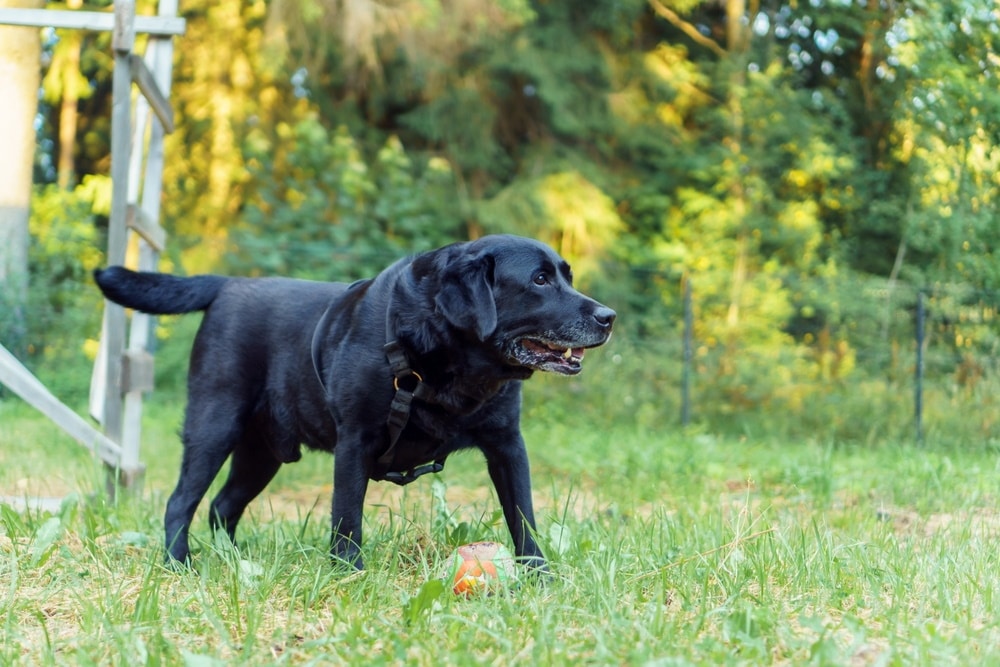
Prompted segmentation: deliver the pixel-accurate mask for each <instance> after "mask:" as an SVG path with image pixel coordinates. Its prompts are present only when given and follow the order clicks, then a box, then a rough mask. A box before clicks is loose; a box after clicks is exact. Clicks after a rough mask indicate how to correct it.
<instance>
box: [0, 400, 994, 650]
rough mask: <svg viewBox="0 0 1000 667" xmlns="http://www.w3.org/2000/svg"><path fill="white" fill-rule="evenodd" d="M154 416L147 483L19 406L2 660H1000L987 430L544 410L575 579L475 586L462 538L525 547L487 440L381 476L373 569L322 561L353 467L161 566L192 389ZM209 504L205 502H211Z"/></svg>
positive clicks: (3, 556)
mask: <svg viewBox="0 0 1000 667" xmlns="http://www.w3.org/2000/svg"><path fill="white" fill-rule="evenodd" d="M159 400H162V399H158V400H154V401H152V402H150V403H149V404H148V405H149V407H148V410H147V419H146V422H147V425H146V432H145V441H144V450H143V459H144V460H145V461H146V462H147V464H148V466H149V469H148V473H147V476H146V482H145V487H144V490H143V492H142V494H141V495H140V496H138V497H133V498H127V497H120V498H119V500H118V501H117V502H112V501H110V500H108V499H107V498H106V497H104V496H103V495H102V494H100V493H94V489H99V488H101V486H102V484H103V470H102V468H101V466H100V465H98V464H96V463H95V462H94V461H93V460H92V459H91V458H90V457H89V455H88V454H87V452H86V451H85V450H83V449H82V448H79V447H78V446H76V445H74V444H73V443H72V442H70V441H69V440H68V439H66V438H65V437H64V436H62V435H61V434H60V433H59V432H58V431H57V430H56V429H55V428H54V427H51V426H50V425H48V424H47V423H46V422H45V421H44V420H42V419H41V418H40V417H37V416H36V415H35V414H34V413H33V412H32V411H31V410H30V409H29V408H27V407H25V406H23V405H22V404H20V403H19V402H17V401H16V400H13V399H10V400H6V401H3V402H0V464H2V465H0V495H4V496H11V495H13V496H31V495H59V496H63V495H66V499H65V500H64V501H63V503H62V507H61V509H60V510H58V511H54V512H49V511H41V510H36V509H28V510H27V511H18V510H15V509H14V508H13V507H12V506H0V625H2V628H0V633H2V637H0V639H2V641H0V664H4V665H20V664H23V665H37V664H65V665H80V664H100V665H108V664H111V665H115V664H121V665H136V664H152V665H158V664H167V665H174V664H177V665H193V666H200V665H214V664H230V663H232V664H236V663H239V664H249V665H271V664H294V665H300V664H301V665H305V664H416V665H447V664H455V665H465V664H525V665H536V664H543V665H571V664H572V665H576V664H593V665H619V664H630V665H686V664H703V665H716V664H733V665H737V664H739V665H760V664H796V665H797V664H816V665H883V664H884V665H897V664H898V665H926V664H955V665H965V664H997V663H1000V608H998V606H1000V600H998V597H1000V585H998V584H1000V567H998V566H1000V563H998V559H1000V556H998V554H1000V511H998V510H997V480H998V478H1000V476H998V472H1000V471H998V461H997V457H996V454H995V452H990V451H987V450H986V449H985V448H978V449H975V450H971V449H964V450H963V449H950V448H946V447H944V446H943V445H937V446H935V445H929V446H926V447H924V448H919V449H918V448H914V447H910V446H902V445H893V444H891V443H883V444H879V445H875V446H868V447H861V446H836V445H834V444H831V443H828V442H822V441H797V442H795V441H785V442H774V441H769V440H767V439H766V438H762V439H759V440H755V439H747V438H744V439H735V438H718V437H714V436H711V435H709V434H706V433H704V432H698V431H691V432H688V433H659V432H654V431H643V430H640V429H639V428H637V427H620V426H619V427H616V426H614V425H607V426H606V427H601V428H598V427H595V426H594V424H593V423H590V422H588V421H587V420H586V418H585V415H578V416H577V418H576V419H564V420H562V421H560V422H558V423H552V422H548V423H546V422H543V420H542V419H539V418H537V417H538V416H537V415H535V416H534V417H535V418H533V419H531V420H529V421H528V423H527V432H526V437H527V439H528V442H529V450H530V452H531V458H532V464H533V478H534V482H535V497H536V503H537V505H538V514H539V532H540V536H539V537H540V540H541V542H542V544H543V547H544V548H545V550H546V553H547V555H548V557H549V560H550V562H551V566H552V571H553V576H552V578H551V579H550V580H549V581H548V582H547V583H545V584H544V585H541V584H538V583H534V582H532V581H530V580H529V581H524V582H523V583H522V584H521V585H520V586H519V587H517V588H516V589H514V590H512V591H509V592H508V593H506V594H503V595H496V596H492V597H481V598H473V599H462V598H456V597H453V596H452V595H451V594H450V593H445V592H442V587H441V586H440V585H438V584H435V583H434V582H435V580H436V577H437V576H438V575H439V573H440V571H441V569H442V567H443V563H444V561H445V560H446V558H447V556H448V554H449V553H450V552H451V550H452V548H453V547H454V546H455V544H457V543H461V542H464V541H471V540H475V539H497V540H500V541H503V542H505V543H507V542H509V538H508V536H507V534H506V529H505V528H504V526H503V522H502V520H501V519H500V518H499V516H498V514H497V512H496V508H497V503H496V500H495V498H494V497H493V494H492V492H491V491H489V490H488V480H487V476H486V473H485V469H484V466H483V465H482V463H481V461H480V460H479V457H478V455H475V454H468V455H460V456H457V457H455V458H453V459H452V460H449V462H448V466H447V467H446V470H445V472H444V473H443V474H442V475H439V476H437V478H435V479H434V480H433V481H432V480H430V479H427V478H425V479H423V480H421V481H420V482H418V483H416V484H414V485H412V486H410V487H407V488H406V489H405V490H402V491H400V490H397V489H395V488H394V487H392V488H387V487H386V485H372V487H371V489H370V498H369V504H368V508H367V510H366V530H367V535H366V543H365V545H364V554H365V559H366V563H367V565H368V570H367V571H366V572H365V573H363V574H358V575H352V576H346V577H345V576H344V575H343V574H342V573H339V572H338V571H337V570H336V569H335V568H333V567H331V565H330V564H329V561H328V560H327V557H326V548H327V544H328V539H329V534H328V531H329V526H328V517H329V494H330V485H331V478H332V474H331V473H332V459H331V458H330V457H329V456H326V455H321V454H307V455H306V456H305V458H304V459H303V460H302V461H301V462H299V463H297V464H295V465H292V466H286V467H285V468H284V469H283V470H282V471H281V473H280V474H279V477H278V478H277V479H276V480H275V482H274V483H273V484H272V486H271V487H270V488H269V490H268V491H267V492H265V494H264V496H262V498H261V499H259V500H258V501H257V502H255V503H254V504H253V505H252V507H251V510H250V512H249V515H248V516H247V517H246V519H245V522H244V523H243V524H241V526H240V530H239V533H238V538H239V545H238V547H236V548H234V547H231V546H230V545H227V544H225V543H213V541H212V539H211V537H210V535H209V533H208V531H207V527H206V524H207V521H206V520H205V516H204V511H205V510H204V507H203V508H202V510H201V513H200V514H199V517H198V519H197V521H196V525H195V527H194V531H193V536H194V538H195V545H196V546H195V554H194V558H195V565H196V569H195V570H193V571H184V572H180V573H178V572H175V571H173V570H171V569H168V568H166V567H165V566H164V565H163V561H162V547H161V539H162V537H161V531H162V510H163V506H164V503H165V499H166V496H167V494H169V492H170V490H171V489H172V485H173V483H174V481H175V475H176V470H177V466H178V460H179V454H180V445H179V443H178V442H177V436H176V432H177V430H178V427H179V423H180V415H181V410H180V407H179V405H177V404H173V403H170V404H164V403H161V402H159ZM203 504H207V503H203Z"/></svg>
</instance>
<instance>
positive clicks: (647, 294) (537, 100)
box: [5, 0, 1000, 442]
mask: <svg viewBox="0 0 1000 667" xmlns="http://www.w3.org/2000/svg"><path fill="white" fill-rule="evenodd" d="M100 4H101V3H97V5H100ZM181 9H182V12H183V14H184V16H185V18H186V19H187V21H188V31H187V34H186V35H185V36H183V37H181V38H179V39H178V42H177V44H178V48H177V51H176V53H177V56H176V58H177V59H176V64H175V77H174V93H173V100H174V104H175V108H176V111H177V120H178V131H177V132H176V133H174V134H173V135H171V136H170V137H169V139H168V148H167V155H168V157H169V159H168V160H167V174H166V182H165V187H164V195H163V211H164V221H165V225H166V227H167V228H168V230H169V231H170V232H171V244H170V250H169V253H168V257H167V258H166V259H165V261H164V268H165V269H172V270H178V271H182V272H201V271H221V272H229V273H239V274H253V275H256V274H276V273H280V274H288V275H295V276H303V277H308V278H318V279H332V280H344V279H354V278H357V277H360V276H365V275H371V274H373V273H374V272H376V271H378V270H379V269H380V268H381V267H383V266H385V265H386V264H388V263H389V262H391V261H392V260H393V259H395V258H396V257H398V256H400V255H402V254H405V253H410V252H416V251H420V250H424V249H427V248H431V247H435V246H437V245H441V244H443V243H446V242H449V241H452V240H457V239H464V238H468V237H471V236H477V235H481V234H484V233H489V232H515V233H521V234H526V235H531V236H536V237H539V238H542V239H545V240H547V241H549V242H550V243H552V244H553V245H554V246H555V247H557V248H558V249H559V250H560V251H561V252H563V253H564V254H566V255H567V256H569V257H570V259H571V260H572V261H573V263H574V265H575V268H576V272H577V275H578V276H579V282H580V283H581V284H582V286H583V287H584V288H585V289H587V290H588V291H590V292H593V293H594V294H595V295H596V296H598V297H599V298H601V299H603V300H605V301H606V302H608V303H610V304H612V305H614V306H615V307H616V308H617V309H618V310H619V311H621V313H622V317H621V318H620V325H619V328H618V336H617V337H616V339H615V342H614V345H613V349H610V350H609V354H611V355H614V359H615V360H616V361H615V364H616V366H615V367H614V368H613V369H611V370H609V371H608V374H607V376H605V377H602V378H601V379H600V381H592V378H591V379H585V380H583V381H582V383H580V384H579V387H577V389H578V390H579V391H582V392H586V391H591V390H594V391H595V392H597V393H595V396H594V397H595V398H596V397H598V396H604V397H603V398H600V399H599V400H600V401H601V402H602V403H604V404H605V406H606V407H605V409H606V410H607V413H608V414H609V415H611V416H610V417H609V419H619V418H622V419H636V420H638V421H639V422H641V423H643V424H646V425H652V424H672V423H676V421H677V419H678V414H679V396H678V390H677V387H678V385H679V380H680V377H679V375H680V364H679V362H680V360H681V358H682V356H683V352H682V349H681V323H682V320H683V313H682V303H681V298H680V295H681V285H682V283H683V282H684V281H690V284H691V285H692V286H693V294H694V302H693V303H694V312H693V330H694V349H693V362H692V363H693V369H692V370H693V374H694V377H695V381H694V390H693V391H694V406H695V409H694V416H695V417H696V419H698V420H700V421H701V422H703V423H710V424H712V428H715V429H731V430H735V431H737V432H743V431H746V430H747V429H751V430H752V429H764V430H773V429H781V430H785V431H787V430H789V429H792V430H796V429H797V430H798V431H799V432H806V433H808V432H813V431H814V430H815V429H821V430H823V431H825V432H828V433H830V434H832V435H834V436H837V437H841V438H848V439H855V440H857V439H860V440H871V439H873V438H878V437H884V436H886V435H901V434H903V433H909V432H910V423H911V421H912V401H911V396H912V393H913V382H912V379H911V378H912V376H913V370H914V363H915V355H914V350H915V343H914V325H913V312H914V304H915V301H916V295H917V293H918V291H924V292H925V293H926V294H927V295H928V302H927V303H928V308H929V314H930V318H929V322H928V325H927V326H928V329H927V331H928V343H927V345H928V348H927V352H928V355H929V362H928V365H927V371H928V374H929V376H930V382H929V384H928V400H927V404H928V425H929V429H930V432H931V434H933V433H934V431H935V429H936V430H937V432H946V433H949V434H960V435H961V436H962V438H963V439H965V440H967V441H970V442H976V441H978V442H982V441H995V440H996V438H997V437H998V433H1000V423H998V419H997V417H996V416H995V415H996V414H997V412H998V411H997V410H996V404H995V400H996V399H994V398H993V397H994V396H996V395H997V392H996V391H995V389H996V386H997V365H996V359H997V357H998V356H1000V337H998V324H997V322H998V319H997V306H998V301H1000V262H998V261H997V258H996V256H995V252H996V249H997V246H998V242H1000V225H998V224H997V220H1000V215H998V210H997V201H998V194H1000V193H998V190H1000V177H998V175H997V174H998V173H1000V146H998V144H1000V126H998V125H997V123H996V120H995V119H996V118H998V117H1000V93H998V92H997V91H1000V86H998V85H997V74H998V71H1000V55H998V53H1000V49H998V47H1000V14H998V12H997V9H996V7H995V6H994V4H993V3H991V2H988V1H987V0H945V1H944V2H924V1H923V0H899V1H890V2H867V3H865V2H842V1H839V0H816V1H814V2H809V3H794V2H792V3H785V2H759V1H756V0H755V1H754V2H749V3H746V2H743V1H741V0H729V1H728V2H723V3H717V2H697V1H694V0H683V1H682V0H677V1H674V2H661V0H613V1H612V0H595V1H593V2H588V3H585V5H580V3H573V2H569V1H564V0H551V1H547V2H530V1H529V0H504V1H502V2H486V1H478V0H475V1H469V2H460V3H452V2H444V1H442V0H401V1H400V2H396V3H392V4H377V3H368V2H360V3H358V2H352V3H335V2H323V1H321V0H272V1H270V2H263V1H258V2H250V3H246V2H238V1H236V0H223V1H221V2H201V1H200V0H188V1H186V2H184V3H182V7H181ZM140 11H147V12H149V11H153V8H152V6H149V7H146V8H140ZM44 36H45V48H46V54H47V56H46V69H45V77H44V80H43V84H44V85H43V93H44V94H43V97H42V109H41V115H40V119H41V129H40V133H39V137H40V140H39V144H38V152H37V159H36V174H35V182H36V194H35V198H34V205H33V208H32V222H31V231H32V247H31V263H30V266H31V272H32V273H31V276H30V287H31V290H32V292H31V294H32V297H31V303H32V307H31V309H30V313H29V318H30V320H31V321H30V322H29V325H28V329H27V331H25V330H24V329H23V328H20V329H17V328H15V327H13V325H11V326H9V327H8V328H9V329H11V330H10V331H8V332H6V334H5V340H10V341H11V345H9V346H10V347H12V349H25V350H27V351H28V354H29V360H30V362H31V363H32V364H33V366H34V367H35V368H36V369H38V371H39V372H40V373H41V374H42V375H43V376H44V375H48V378H49V379H50V381H55V382H56V383H57V385H61V386H57V389H58V390H59V391H60V392H61V393H60V395H61V396H63V397H64V398H67V399H72V398H73V396H76V395H78V394H80V393H82V392H83V391H84V389H85V378H86V377H87V372H86V371H85V367H86V366H87V364H88V363H89V361H88V360H87V359H86V357H85V352H87V351H92V348H93V343H92V341H91V342H89V343H88V345H87V346H85V349H81V339H84V338H91V339H92V338H94V337H96V334H97V331H98V320H97V311H98V310H99V309H98V305H99V301H98V299H97V295H96V293H95V290H93V289H92V288H91V287H90V285H89V283H88V277H87V274H88V272H89V270H90V269H91V268H92V267H93V266H95V265H97V264H100V262H101V256H100V253H99V250H100V249H101V248H103V246H104V241H103V238H102V234H103V230H104V222H105V217H104V216H105V214H106V212H107V201H108V183H107V176H106V174H107V168H108V152H109V142H110V137H109V135H108V119H109V113H108V111H109V94H110V72H109V67H108V65H109V61H108V49H109V45H108V41H107V40H108V37H107V35H102V34H83V35H82V36H81V35H79V34H75V35H70V34H69V33H64V32H61V31H55V32H46V33H45V34H44ZM67 97H70V98H71V101H73V102H74V103H73V104H72V105H67V104H66V99H67ZM68 107H71V108H72V109H74V110H76V111H78V113H75V114H74V113H70V112H69V111H67V109H68ZM67 124H69V127H68V128H67ZM8 321H9V323H12V322H13V321H14V319H13V318H8ZM177 326H180V327H185V326H187V325H186V324H177V323H174V322H169V321H166V322H165V324H164V326H163V327H162V328H161V330H160V336H161V338H162V342H163V347H162V353H163V354H161V363H160V372H159V375H158V381H159V383H160V387H161V388H164V389H169V388H172V387H179V386H180V385H181V383H182V379H183V364H182V363H181V362H180V360H181V359H183V355H184V352H185V350H186V347H185V346H184V345H185V344H184V343H183V342H181V343H179V349H178V350H177V351H171V346H173V345H175V343H174V341H175V340H176V338H178V337H179V338H182V339H187V338H188V336H187V334H186V333H185V334H184V335H177V334H175V332H174V329H175V327H177ZM185 331H186V330H185ZM13 339H19V340H23V341H24V342H25V344H24V345H21V346H20V347H19V346H18V345H14V344H13V343H14V342H15V341H14V340H13ZM594 356H595V358H596V357H598V356H600V355H599V354H597V355H594ZM174 358H176V361H177V363H174V362H172V361H171V359H174ZM70 369H72V371H73V372H68V371H69V370H70ZM171 369H173V370H171ZM175 371H176V372H175ZM594 374H595V375H596V374H598V373H594ZM621 377H629V378H634V379H635V380H636V381H635V382H634V383H633V382H629V383H628V384H629V390H628V391H627V392H625V395H623V396H612V397H610V398H608V397H606V395H605V390H606V387H607V383H608V382H613V383H616V384H620V380H617V379H615V378H621ZM886 413H889V414H892V415H893V419H892V420H891V421H890V422H889V423H890V424H891V425H892V426H891V428H888V427H887V428H888V430H889V431H890V432H888V433H887V432H886V429H885V428H883V427H880V426H875V425H873V422H872V420H871V417H872V416H874V415H876V414H886ZM775 415H780V417H775ZM878 423H880V424H884V423H885V421H884V420H879V421H878Z"/></svg>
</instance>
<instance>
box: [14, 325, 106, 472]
mask: <svg viewBox="0 0 1000 667" xmlns="http://www.w3.org/2000/svg"><path fill="white" fill-rule="evenodd" d="M0 382H2V383H3V384H5V385H6V386H7V387H9V388H10V390H11V391H13V392H14V393H15V394H17V395H18V396H20V397H21V398H23V399H24V400H25V401H26V402H27V403H28V404H29V405H31V406H32V407H34V408H35V409H36V410H38V411H39V412H41V413H42V414H44V415H45V416H46V417H48V418H49V419H51V420H52V421H53V422H54V423H55V425H56V426H58V427H59V428H61V429H62V430H63V431H65V432H66V433H67V434H69V436H70V437H71V438H73V439H74V440H76V441H77V442H79V443H80V444H81V445H83V446H84V447H86V448H87V449H89V450H90V451H92V452H94V454H96V455H97V456H98V457H100V458H101V460H103V461H104V462H105V463H107V464H109V465H112V466H116V465H118V459H119V458H120V457H121V452H122V450H121V447H119V446H118V444H116V443H114V442H112V441H111V440H109V439H108V438H107V437H105V435H104V434H103V433H101V432H100V431H98V430H97V429H95V428H94V427H93V426H91V425H90V424H88V423H87V421H86V420H85V419H84V418H83V417H81V416H80V415H78V414H76V413H75V412H73V411H72V410H70V409H69V408H68V407H66V406H65V405H64V404H63V403H61V402H60V401H59V399H58V398H56V397H55V396H53V395H52V393H51V392H50V391H49V390H48V389H46V388H45V385H44V384H42V382H41V380H39V379H38V378H36V377H35V376H34V375H32V374H31V371H29V370H28V369H27V368H25V367H24V366H23V365H22V364H21V362H20V361H18V360H17V358H16V357H15V356H14V355H13V354H11V353H10V352H8V351H7V348H5V347H4V346H3V345H0Z"/></svg>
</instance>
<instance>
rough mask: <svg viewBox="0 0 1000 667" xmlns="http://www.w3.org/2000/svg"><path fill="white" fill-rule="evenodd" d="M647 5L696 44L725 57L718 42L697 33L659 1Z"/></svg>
mask: <svg viewBox="0 0 1000 667" xmlns="http://www.w3.org/2000/svg"><path fill="white" fill-rule="evenodd" d="M649 5H650V7H652V8H653V11H655V12H656V13H657V14H659V15H660V16H662V17H663V18H665V19H667V20H668V21H670V22H671V23H672V24H674V26H676V27H677V28H678V29H679V30H680V31H681V32H683V33H684V34H685V35H687V36H688V37H690V38H691V39H692V40H693V41H694V42H695V43H696V44H701V45H702V46H704V47H707V48H708V49H710V50H711V51H712V52H713V53H715V55H717V56H719V57H720V58H725V57H726V55H727V54H726V50H725V49H724V48H722V47H721V46H719V43H718V42H716V41H715V40H714V39H712V38H711V37H706V36H705V35H703V34H701V33H700V32H698V28H696V27H695V26H693V25H692V24H691V23H689V22H687V21H685V20H684V19H682V18H681V17H680V15H679V14H678V13H677V12H675V11H674V10H672V9H670V8H669V7H667V6H666V5H664V4H663V3H662V2H660V0H649Z"/></svg>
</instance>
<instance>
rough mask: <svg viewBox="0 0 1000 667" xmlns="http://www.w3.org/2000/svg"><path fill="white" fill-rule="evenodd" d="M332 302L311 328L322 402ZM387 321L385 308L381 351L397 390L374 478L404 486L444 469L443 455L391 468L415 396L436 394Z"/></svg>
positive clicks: (427, 400)
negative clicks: (324, 336) (324, 339)
mask: <svg viewBox="0 0 1000 667" xmlns="http://www.w3.org/2000/svg"><path fill="white" fill-rule="evenodd" d="M353 286H354V285H351V287H353ZM390 303H391V302H390ZM332 305H333V304H331V305H330V306H328V307H327V309H326V311H324V313H323V315H322V316H321V317H320V319H319V321H318V322H317V323H316V328H315V329H314V330H313V337H312V345H311V348H312V349H311V352H312V362H313V371H315V373H316V379H317V380H319V385H320V387H322V388H323V400H324V402H325V401H326V400H327V396H326V393H327V389H326V385H325V384H324V382H323V376H322V374H321V373H320V369H319V363H318V359H319V353H320V347H321V344H320V343H321V341H320V335H319V334H320V329H321V327H322V326H323V325H324V324H325V322H326V319H327V317H328V316H329V314H330V309H331V308H332ZM390 324H391V317H390V309H389V308H388V307H387V308H386V316H385V335H386V341H387V342H386V344H385V346H384V347H383V350H384V351H385V356H386V359H387V360H388V361H389V367H390V369H392V375H393V381H392V384H393V387H395V389H396V393H395V395H394V396H393V397H392V403H391V404H390V406H389V416H388V418H387V419H386V426H387V427H388V429H389V446H388V447H387V448H386V449H385V451H384V452H382V455H381V456H379V457H378V461H377V463H378V473H377V475H376V476H374V477H373V479H375V480H384V481H387V482H392V483H394V484H398V485H400V486H405V485H406V484H409V483H410V482H412V481H414V480H416V479H417V478H418V477H421V476H423V475H426V474H428V473H437V472H441V471H442V470H444V457H441V458H438V459H435V460H434V461H433V462H431V463H425V464H423V465H419V466H417V467H415V468H412V469H411V470H406V471H403V472H395V471H392V470H390V469H391V468H392V464H393V463H394V462H395V459H396V444H397V443H398V442H399V438H400V436H401V435H402V434H403V429H405V428H406V425H407V423H409V421H410V409H411V404H412V403H413V399H414V398H416V399H417V400H420V401H424V402H425V403H433V402H434V401H435V399H436V397H437V394H436V392H435V391H434V390H433V389H431V387H430V386H428V385H427V384H426V383H424V379H423V378H422V377H421V376H420V374H419V373H417V372H416V371H415V370H413V369H412V368H410V362H409V360H408V359H407V358H406V353H405V352H404V351H403V348H402V347H401V346H400V345H399V342H398V341H396V340H393V339H392V329H391V327H390Z"/></svg>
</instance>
